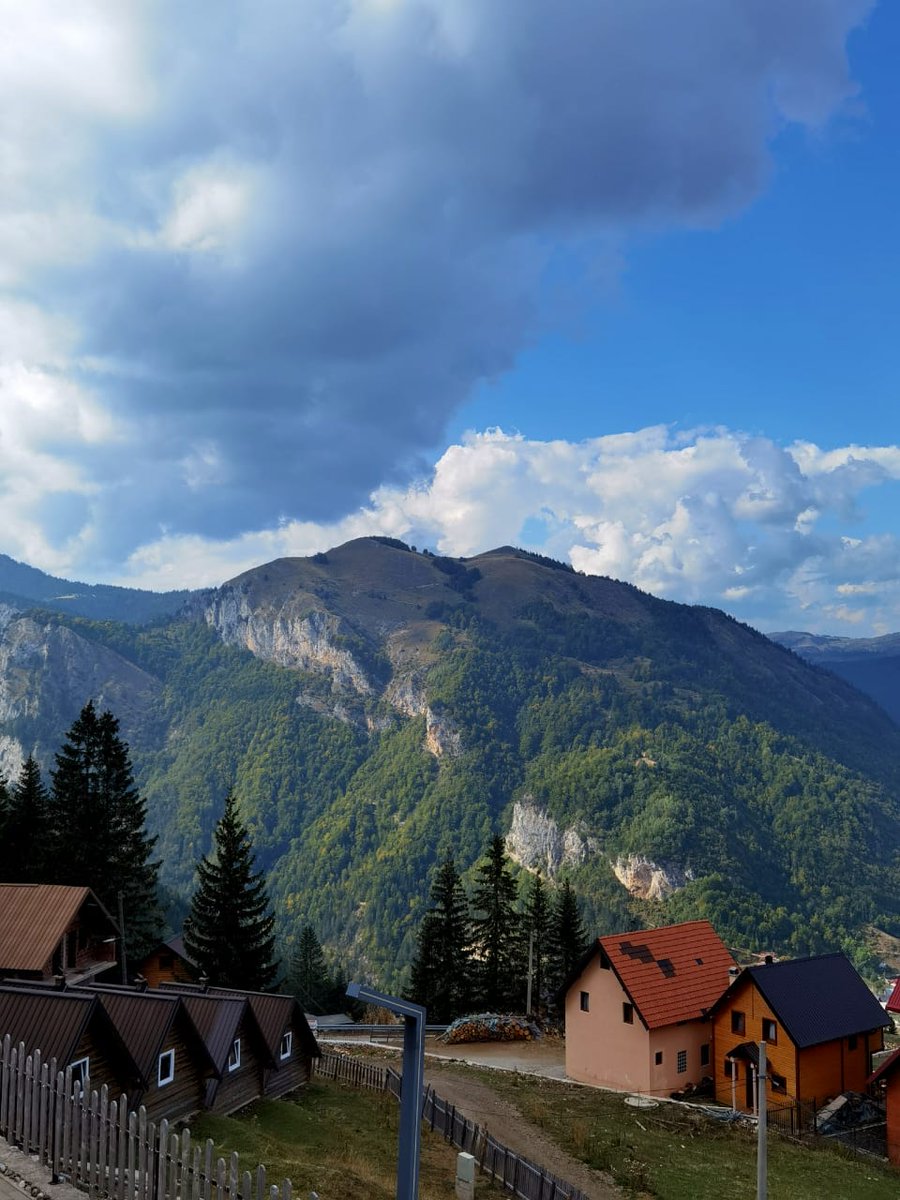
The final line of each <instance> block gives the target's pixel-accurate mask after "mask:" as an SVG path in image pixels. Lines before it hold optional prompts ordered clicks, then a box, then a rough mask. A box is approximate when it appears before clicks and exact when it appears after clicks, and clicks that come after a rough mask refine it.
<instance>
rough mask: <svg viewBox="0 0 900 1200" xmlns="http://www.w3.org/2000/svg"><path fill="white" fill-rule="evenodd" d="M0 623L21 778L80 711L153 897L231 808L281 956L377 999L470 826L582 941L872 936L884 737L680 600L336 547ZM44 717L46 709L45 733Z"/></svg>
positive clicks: (527, 568) (374, 541)
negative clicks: (82, 614) (103, 726)
mask: <svg viewBox="0 0 900 1200" xmlns="http://www.w3.org/2000/svg"><path fill="white" fill-rule="evenodd" d="M4 621H5V623H3V622H0V748H2V750H3V753H5V756H6V762H7V765H8V767H12V766H13V765H14V763H15V761H16V757H17V756H19V757H20V756H21V755H22V754H23V753H27V752H28V750H29V749H30V748H32V747H33V746H37V747H38V751H39V754H40V755H41V757H42V759H43V761H44V762H45V763H48V762H49V761H52V748H53V747H54V746H55V745H58V744H59V742H60V740H61V737H62V734H63V732H64V730H65V728H66V726H67V724H68V722H69V721H70V720H71V718H72V717H73V716H74V715H75V713H76V712H77V710H78V707H79V706H80V704H81V703H83V701H84V699H86V698H87V696H88V695H89V694H90V695H94V696H95V697H98V698H99V701H100V703H101V704H109V705H110V706H111V707H112V708H113V709H114V711H116V712H117V714H118V715H119V716H120V717H121V719H122V728H123V733H124V735H125V736H126V737H127V738H128V740H129V742H130V743H131V746H132V752H133V757H134V761H135V766H136V769H137V773H138V777H139V780H140V783H141V787H142V790H143V791H144V794H145V795H146V796H147V799H148V802H149V806H150V812H151V815H152V822H153V825H154V829H155V830H156V831H157V832H158V833H159V836H160V842H159V848H160V851H161V854H162V856H163V860H164V877H165V880H166V882H167V883H168V884H169V885H171V886H172V887H174V888H176V889H181V890H182V891H186V890H187V889H188V888H189V886H190V882H191V874H192V868H193V864H194V862H195V861H196V859H197V858H198V857H199V856H200V855H201V854H203V853H206V852H207V851H208V849H209V845H210V838H211V832H212V827H213V824H214V823H215V820H216V819H217V818H218V816H219V815H220V813H221V809H222V804H223V800H224V796H225V794H226V792H227V791H228V790H229V789H230V788H232V787H233V788H234V789H235V791H236V793H237V795H238V797H239V799H240V803H241V810H242V815H243V817H244V818H245V820H246V821H247V822H248V825H249V827H250V829H251V832H252V836H253V839H254V844H255V846H256V849H257V853H258V856H259V860H260V862H261V864H262V865H263V866H264V867H265V868H266V870H267V871H268V872H269V879H270V886H271V890H272V894H273V896H274V898H275V901H276V905H277V909H278V914H279V924H280V930H281V934H282V936H283V937H284V938H285V939H286V941H287V942H288V943H290V940H291V938H292V937H293V936H294V934H295V933H296V931H297V930H298V929H299V927H300V926H301V925H302V924H303V923H304V922H305V921H307V920H309V921H311V922H312V923H313V925H314V926H315V927H316V928H317V930H318V932H319V934H320V936H321V937H322V939H323V941H324V942H325V943H326V945H327V946H328V947H329V948H330V949H331V950H332V952H333V953H335V954H339V955H341V956H342V957H343V958H344V961H345V964H346V965H347V966H348V967H350V968H352V969H354V970H356V969H358V970H361V971H364V972H366V973H367V974H369V975H370V977H373V978H374V979H376V980H378V981H379V982H381V983H382V984H383V985H384V986H387V987H398V986H401V985H402V978H403V971H404V967H405V965H406V963H407V962H408V960H409V956H410V951H411V948H412V945H413V942H414V938H415V932H416V928H417V924H418V921H419V919H420V917H421V915H422V913H423V911H424V908H425V905H426V902H427V893H428V885H429V882H430V878H431V873H432V872H433V870H434V867H435V864H436V862H437V861H438V860H439V859H440V858H441V857H443V856H445V855H447V854H453V855H454V856H455V858H456V860H457V863H458V864H459V865H460V866H461V868H462V869H463V870H464V871H469V870H470V868H471V867H472V864H473V863H474V862H475V861H476V860H477V858H478V857H479V855H480V854H481V853H482V852H483V851H484V849H485V847H486V845H487V842H488V840H489V837H490V836H491V834H492V832H494V831H495V830H496V829H500V830H501V831H502V832H503V833H504V834H505V835H507V845H508V847H509V850H510V852H511V853H512V854H513V856H514V858H515V859H516V861H517V862H518V863H519V865H520V868H521V869H522V870H523V871H524V870H534V869H538V868H539V869H541V870H543V871H544V872H545V873H546V874H547V876H548V877H549V878H550V879H551V880H553V881H557V880H558V879H559V878H560V876H561V875H562V874H565V875H566V876H567V877H569V878H570V879H571V881H572V883H573V886H574V887H575V888H576V890H577V892H578V893H579V895H580V896H581V898H582V901H583V903H584V905H585V908H586V913H587V918H588V923H589V927H590V928H591V929H592V930H593V931H594V932H596V933H603V932H609V931H612V930H614V929H621V928H634V927H638V926H639V925H640V924H646V923H659V922H664V921H668V920H682V919H688V918H690V917H699V916H704V917H708V918H710V919H711V920H712V921H713V922H714V923H715V924H716V925H717V927H718V928H719V929H720V930H721V932H722V933H723V935H724V936H725V937H726V938H727V939H728V940H729V942H730V943H731V944H734V945H742V946H746V947H756V948H762V949H777V950H785V951H790V952H795V953H806V952H809V953H812V952H815V951H818V950H823V949H833V948H834V947H835V946H838V945H840V946H842V947H844V948H845V949H847V950H848V951H849V952H850V953H852V954H854V955H855V957H856V959H857V961H861V960H863V959H865V957H866V954H867V949H866V944H865V939H866V936H867V935H866V933H865V931H866V930H868V929H869V928H870V927H872V926H876V927H878V928H879V929H882V930H886V931H887V932H889V933H900V886H898V884H900V870H898V850H900V823H898V816H900V729H898V728H897V726H896V725H895V724H894V723H893V722H892V721H891V720H890V719H889V718H888V716H887V715H886V714H885V713H884V711H883V710H882V709H881V708H880V707H879V706H878V705H876V704H875V703H873V702H872V701H871V700H870V699H869V698H868V697H866V696H864V695H862V694H861V693H860V692H858V691H857V690H856V689H854V688H853V687H851V686H850V685H849V684H848V683H846V682H845V681H844V680H842V679H840V678H838V677H837V676H835V675H832V674H830V673H829V672H827V671H823V670H820V669H817V668H815V667H813V666H811V665H809V664H808V663H806V662H804V661H803V660H802V659H801V658H799V657H798V656H797V655H796V654H793V653H791V652H790V651H789V650H787V649H785V648H784V647H782V646H779V645H776V644H775V643H774V642H772V641H770V640H768V639H767V638H765V637H763V636H762V635H761V634H759V633H756V632H755V631H754V630H752V629H749V628H748V627H746V626H744V625H741V624H739V623H738V622H736V621H734V620H732V619H731V618H729V617H728V616H726V615H725V614H724V613H721V612H718V611H716V610H714V609H709V608H697V607H687V606H684V605H679V604H674V603H670V602H667V601H664V600H658V599H656V598H654V597H652V596H649V595H647V594H645V593H643V592H641V591H639V590H638V589H637V588H634V587H632V586H631V585H628V584H624V583H619V582H616V581H614V580H611V579H605V578H600V577H593V576H584V575H579V574H577V573H576V572H574V571H573V570H571V569H570V568H568V567H565V566H563V565H562V564H559V563H554V562H553V561H552V560H549V559H545V558H542V557H541V556H538V555H533V554H527V553H525V552H522V551H519V550H515V549H513V548H511V547H502V548H500V549H498V550H494V551H491V552H490V553H488V554H482V555H478V556H476V557H474V558H470V559H465V560H460V559H450V558H441V557H437V556H435V555H432V554H429V553H427V552H425V553H418V552H416V551H414V550H412V549H410V548H409V547H406V546H405V545H404V544H403V543H401V542H396V541H393V540H392V539H385V538H365V539H360V540H357V541H354V542H349V543H347V544H346V545H344V546H341V547H338V548H337V549H335V550H330V551H329V552H328V553H327V554H319V555H315V556H313V557H312V558H295V559H280V560H278V561H276V562H273V563H269V564H267V565H265V566H262V567H259V568H256V569H254V570H252V571H247V572H245V573H244V574H242V575H239V576H238V577H237V578H236V579H233V580H231V581H230V582H228V583H226V584H224V585H223V586H222V587H221V588H217V589H213V590H209V591H206V592H202V593H196V594H194V595H193V596H192V597H191V598H190V599H189V601H188V603H187V605H186V606H185V608H184V609H182V610H181V611H180V612H179V613H178V615H177V616H175V617H173V618H171V619H169V620H168V621H165V622H163V621H160V622H156V623H154V624H153V625H150V626H147V627H137V626H133V625H124V624H121V623H116V622H112V621H91V620H87V619H84V618H78V617H70V616H63V615H59V614H46V615H40V614H35V613H32V614H29V615H28V616H23V615H22V614H17V613H7V615H6V617H5V618H4ZM67 710H68V711H67Z"/></svg>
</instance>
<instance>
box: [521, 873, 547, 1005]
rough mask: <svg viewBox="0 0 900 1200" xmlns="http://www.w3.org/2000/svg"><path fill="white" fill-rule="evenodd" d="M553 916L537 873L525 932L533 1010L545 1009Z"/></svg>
mask: <svg viewBox="0 0 900 1200" xmlns="http://www.w3.org/2000/svg"><path fill="white" fill-rule="evenodd" d="M550 916H551V913H550V902H549V899H548V897H547V888H546V886H545V884H544V881H543V879H542V878H541V876H540V875H535V876H533V878H532V880H531V887H530V888H529V890H528V895H527V897H526V900H525V933H526V936H527V937H528V939H529V941H530V943H531V1011H532V1012H534V1013H537V1014H540V1013H541V1012H542V1011H543V1008H544V989H545V988H546V986H547V957H548V954H549V950H550ZM526 953H527V951H526Z"/></svg>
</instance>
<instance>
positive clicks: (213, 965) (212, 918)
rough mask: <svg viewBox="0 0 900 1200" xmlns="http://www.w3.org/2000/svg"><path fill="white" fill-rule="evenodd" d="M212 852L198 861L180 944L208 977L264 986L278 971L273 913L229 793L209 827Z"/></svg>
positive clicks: (255, 988) (269, 984)
mask: <svg viewBox="0 0 900 1200" xmlns="http://www.w3.org/2000/svg"><path fill="white" fill-rule="evenodd" d="M213 841H214V843H215V853H214V855H213V856H209V857H206V858H203V859H202V860H201V861H200V862H198V863H197V879H198V883H197V890H196V891H195V892H194V895H193V897H192V898H191V909H190V913H189V915H188V918H187V920H186V921H185V924H184V946H185V949H186V950H187V952H188V954H189V956H190V957H191V958H192V959H193V960H194V962H195V963H196V964H197V966H198V967H199V969H200V971H201V972H202V973H203V974H204V975H205V976H206V977H207V978H208V979H209V982H210V983H212V984H214V985H217V986H219V987H236V988H246V989H247V990H248V991H265V990H266V989H267V988H271V987H272V985H273V984H274V982H275V978H276V976H277V973H278V964H277V963H276V962H275V961H274V958H273V953H274V950H275V938H274V936H273V932H272V931H273V929H274V926H275V918H274V917H273V916H272V914H271V911H270V906H269V896H268V893H267V891H266V885H265V881H264V878H263V874H262V872H261V871H254V869H253V868H254V865H255V861H254V855H253V847H252V845H251V843H250V837H249V835H248V833H247V827H246V826H245V825H244V824H243V822H242V821H241V819H240V817H239V816H238V809H237V800H236V799H235V797H234V796H233V795H229V796H228V797H227V798H226V800H225V811H224V813H223V814H222V817H221V819H220V820H219V822H218V823H217V825H216V827H215V830H214V831H213Z"/></svg>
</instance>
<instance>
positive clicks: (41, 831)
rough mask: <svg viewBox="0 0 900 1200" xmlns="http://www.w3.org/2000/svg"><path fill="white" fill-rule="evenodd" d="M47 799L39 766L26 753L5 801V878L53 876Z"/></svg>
mask: <svg viewBox="0 0 900 1200" xmlns="http://www.w3.org/2000/svg"><path fill="white" fill-rule="evenodd" d="M4 792H6V788H4ZM49 803H50V797H49V795H48V793H47V789H46V788H45V787H44V782H43V780H42V779H41V769H40V767H39V766H38V764H37V763H36V762H35V760H34V757H33V756H32V755H30V754H29V756H28V758H26V760H25V762H24V763H23V764H22V769H21V771H20V772H19V777H18V779H17V780H16V782H15V783H14V784H13V787H12V790H11V791H10V792H9V795H8V800H7V803H6V821H5V825H4V830H3V863H2V868H0V869H2V871H3V878H4V879H5V880H6V881H7V882H9V883H43V882H48V881H49V879H50V876H51V875H52V877H53V878H54V879H56V877H57V875H56V872H54V871H48V863H47V839H48V836H49V824H48V806H49ZM45 876H46V878H45Z"/></svg>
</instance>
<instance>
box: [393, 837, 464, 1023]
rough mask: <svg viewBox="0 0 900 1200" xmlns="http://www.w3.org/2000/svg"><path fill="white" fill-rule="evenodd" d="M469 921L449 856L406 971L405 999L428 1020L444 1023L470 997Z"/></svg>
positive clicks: (437, 877) (439, 873)
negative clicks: (422, 1009) (425, 1012)
mask: <svg viewBox="0 0 900 1200" xmlns="http://www.w3.org/2000/svg"><path fill="white" fill-rule="evenodd" d="M469 940H470V933H469V917H468V908H467V904H466V897H465V893H464V892H463V887H462V880H461V879H460V876H459V872H458V871H457V869H456V864H455V863H454V861H453V859H452V858H448V859H447V860H446V861H445V862H443V863H441V865H440V867H439V868H438V871H437V874H436V875H435V878H434V883H433V884H432V886H431V907H430V908H429V910H428V911H427V912H426V913H425V916H424V917H423V918H422V924H421V925H420V926H419V934H418V940H417V945H416V955H415V958H414V959H413V963H412V969H411V972H410V984H409V989H408V993H407V994H408V998H409V999H410V1000H413V1001H414V1002H415V1003H416V1004H422V1005H424V1006H425V1008H427V1009H428V1016H429V1018H430V1019H431V1020H432V1021H436V1022H440V1023H443V1022H449V1021H453V1020H455V1018H456V1017H458V1016H460V1015H461V1014H462V1013H464V1012H466V1011H467V1010H468V1008H469V1006H470V1003H471V998H472V981H471V974H472V959H471V952H470V947H469Z"/></svg>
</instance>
